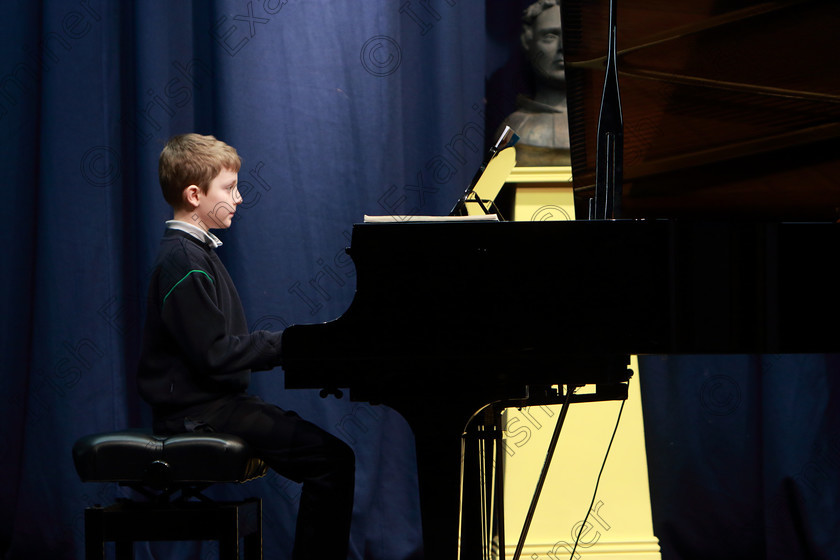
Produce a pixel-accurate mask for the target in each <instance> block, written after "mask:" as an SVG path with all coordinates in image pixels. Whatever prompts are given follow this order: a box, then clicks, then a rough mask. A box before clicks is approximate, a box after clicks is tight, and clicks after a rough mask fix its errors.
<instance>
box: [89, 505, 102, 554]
mask: <svg viewBox="0 0 840 560" xmlns="http://www.w3.org/2000/svg"><path fill="white" fill-rule="evenodd" d="M104 519H105V511H104V510H103V509H102V508H101V507H98V506H97V507H89V508H86V509H85V560H105V527H104Z"/></svg>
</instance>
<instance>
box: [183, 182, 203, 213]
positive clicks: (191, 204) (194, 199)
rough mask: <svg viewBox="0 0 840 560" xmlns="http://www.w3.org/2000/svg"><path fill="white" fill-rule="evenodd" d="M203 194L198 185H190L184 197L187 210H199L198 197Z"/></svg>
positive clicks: (185, 190)
mask: <svg viewBox="0 0 840 560" xmlns="http://www.w3.org/2000/svg"><path fill="white" fill-rule="evenodd" d="M200 193H201V189H200V188H199V187H198V185H190V186H189V187H187V188H185V189H184V192H183V197H184V204H186V205H187V208H197V207H198V204H199V198H198V195H199V194H200Z"/></svg>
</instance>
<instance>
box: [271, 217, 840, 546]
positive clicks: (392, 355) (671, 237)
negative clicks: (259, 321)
mask: <svg viewBox="0 0 840 560" xmlns="http://www.w3.org/2000/svg"><path fill="white" fill-rule="evenodd" d="M838 250H840V224H835V223H779V222H754V223H745V222H739V223H726V222H717V223H713V222H695V221H683V220H617V221H568V222H495V223H494V222H488V223H465V222H429V223H368V224H357V225H355V226H354V228H353V234H352V240H351V246H350V248H349V249H348V251H349V253H350V255H351V257H352V259H353V261H354V263H355V265H356V272H357V285H356V293H355V296H354V299H353V301H352V303H351V304H350V307H349V308H348V309H347V311H346V312H345V313H344V314H343V315H342V316H341V317H339V318H337V319H336V320H334V321H330V322H327V323H322V324H311V325H293V326H290V327H289V328H287V329H286V331H285V333H284V336H283V348H284V350H283V353H284V356H283V361H284V366H283V367H284V370H285V371H286V387H287V388H318V389H339V388H349V390H350V397H351V398H352V399H356V400H365V401H370V402H374V403H381V404H386V405H388V406H391V407H393V408H394V409H396V410H397V411H398V412H400V413H401V414H402V415H403V416H404V417H405V418H406V420H407V421H408V423H409V424H410V426H411V428H412V430H413V432H414V434H415V441H416V445H417V456H418V473H419V483H420V494H421V509H422V510H423V511H422V514H423V524H424V546H425V551H426V557H427V558H455V554H456V550H457V538H458V527H459V486H458V484H459V468H458V467H459V460H460V456H461V449H460V436H461V435H462V433H463V432H464V428H465V426H466V424H467V422H468V420H469V419H470V418H471V417H472V415H473V414H474V413H476V412H477V411H478V410H480V409H481V408H482V407H483V406H484V405H487V404H489V403H493V402H497V401H506V400H511V399H517V398H524V397H526V396H527V394H528V387H529V386H530V387H545V386H550V385H558V384H580V385H583V384H597V385H605V386H609V385H611V384H616V383H621V382H623V381H626V380H627V379H628V376H629V372H628V371H627V368H626V356H627V355H628V354H698V353H714V354H722V353H791V352H826V351H831V350H840V322H837V321H836V320H833V319H834V318H836V317H838V316H840V298H838V297H837V288H836V285H837V284H836V282H837V278H838V272H840V264H838V261H837V259H834V258H832V257H831V255H836V254H837V252H838ZM464 557H469V555H468V556H464Z"/></svg>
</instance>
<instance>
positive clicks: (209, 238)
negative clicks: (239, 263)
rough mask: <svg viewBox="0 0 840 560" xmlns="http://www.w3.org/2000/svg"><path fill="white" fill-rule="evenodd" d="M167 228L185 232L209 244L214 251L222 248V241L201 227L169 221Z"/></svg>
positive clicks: (178, 221) (179, 221)
mask: <svg viewBox="0 0 840 560" xmlns="http://www.w3.org/2000/svg"><path fill="white" fill-rule="evenodd" d="M166 227H167V228H168V229H177V230H178V231H183V232H185V233H189V234H190V235H192V236H193V237H195V238H196V239H198V240H199V241H201V242H202V243H209V244H210V246H212V247H213V248H214V249H215V248H218V247H221V246H222V240H221V239H219V238H218V237H216V236H215V235H213V234H212V233H210V232H209V231H204V230H203V229H201V228H200V227H198V226H196V225H193V224H191V223H189V222H182V221H181V220H169V221H167V222H166Z"/></svg>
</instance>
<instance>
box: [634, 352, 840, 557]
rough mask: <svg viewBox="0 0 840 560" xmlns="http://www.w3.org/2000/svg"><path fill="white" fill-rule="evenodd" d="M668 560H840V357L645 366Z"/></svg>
mask: <svg viewBox="0 0 840 560" xmlns="http://www.w3.org/2000/svg"><path fill="white" fill-rule="evenodd" d="M639 369H640V377H639V380H640V383H641V391H642V395H641V397H642V403H643V406H644V414H645V441H646V445H647V455H648V472H649V476H650V484H651V505H652V509H653V523H654V533H655V534H656V535H657V537H659V539H660V542H661V545H662V558H663V560H670V559H675V560H695V559H696V560H701V559H706V558H768V559H776V558H778V559H782V558H784V559H791V558H796V559H801V560H812V559H820V560H829V559H835V560H836V559H837V558H840V375H838V374H840V358H838V357H837V356H834V355H829V356H823V355H765V356H670V357H664V356H643V357H640V359H639Z"/></svg>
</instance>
